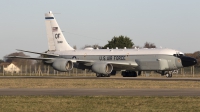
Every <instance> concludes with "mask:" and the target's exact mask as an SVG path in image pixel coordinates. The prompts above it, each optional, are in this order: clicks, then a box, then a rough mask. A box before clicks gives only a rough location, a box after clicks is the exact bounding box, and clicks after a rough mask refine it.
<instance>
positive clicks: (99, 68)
mask: <svg viewBox="0 0 200 112" xmlns="http://www.w3.org/2000/svg"><path fill="white" fill-rule="evenodd" d="M112 70H113V66H112V64H109V63H106V62H96V63H94V64H93V65H92V71H94V72H95V73H99V74H110V73H111V72H112Z"/></svg>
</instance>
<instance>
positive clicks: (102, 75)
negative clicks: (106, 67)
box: [96, 73, 110, 77]
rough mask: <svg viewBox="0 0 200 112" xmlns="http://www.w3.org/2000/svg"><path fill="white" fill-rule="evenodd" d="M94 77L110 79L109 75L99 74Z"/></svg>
mask: <svg viewBox="0 0 200 112" xmlns="http://www.w3.org/2000/svg"><path fill="white" fill-rule="evenodd" d="M96 76H97V77H110V74H99V73H96Z"/></svg>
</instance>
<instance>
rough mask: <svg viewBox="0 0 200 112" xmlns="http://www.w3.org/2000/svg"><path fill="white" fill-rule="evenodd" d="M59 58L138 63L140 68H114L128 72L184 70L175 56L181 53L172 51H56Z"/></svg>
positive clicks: (81, 65)
mask: <svg viewBox="0 0 200 112" xmlns="http://www.w3.org/2000/svg"><path fill="white" fill-rule="evenodd" d="M54 53H55V54H59V55H60V56H59V57H58V58H64V59H74V60H86V61H87V60H88V61H91V62H93V63H95V62H102V61H103V62H108V63H112V62H115V63H117V62H119V63H121V62H123V63H137V65H138V66H131V64H130V66H123V65H120V66H113V70H116V71H120V70H128V71H157V70H162V71H170V70H175V69H179V68H182V67H183V65H182V63H181V59H180V58H178V57H176V56H174V55H175V54H177V53H179V54H181V55H183V54H182V53H181V52H179V51H176V50H172V49H89V50H71V51H66V52H63V51H56V52H54ZM89 67H90V64H89V65H87V64H85V63H84V64H81V63H80V65H79V66H78V67H77V68H89Z"/></svg>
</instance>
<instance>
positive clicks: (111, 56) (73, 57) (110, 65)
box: [9, 11, 197, 77]
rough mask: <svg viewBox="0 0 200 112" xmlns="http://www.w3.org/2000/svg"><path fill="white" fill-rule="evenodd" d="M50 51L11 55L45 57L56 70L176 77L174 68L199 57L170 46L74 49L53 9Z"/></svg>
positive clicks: (47, 19) (48, 25) (48, 28)
mask: <svg viewBox="0 0 200 112" xmlns="http://www.w3.org/2000/svg"><path fill="white" fill-rule="evenodd" d="M45 23H46V32H47V38H48V51H47V52H45V53H38V52H32V51H26V50H18V51H22V52H28V53H34V54H40V55H43V56H44V57H43V58H31V57H19V56H9V58H22V59H34V60H42V61H43V62H44V63H45V64H49V65H51V66H52V67H53V68H54V69H55V70H58V71H61V72H66V71H70V70H72V69H73V68H79V69H90V70H92V71H93V72H95V73H96V76H97V77H109V76H110V75H115V74H116V71H121V75H122V76H123V77H137V76H138V75H141V72H142V71H156V72H158V73H160V74H161V75H166V76H167V77H172V73H173V72H172V71H173V70H177V69H179V68H183V67H188V66H193V65H195V64H196V63H197V60H196V59H194V58H191V57H187V56H185V55H184V54H183V53H182V52H180V51H177V50H173V49H166V48H154V49H137V48H136V49H126V48H124V49H109V48H107V49H93V48H89V49H81V50H75V49H73V48H72V47H71V46H70V45H69V44H68V43H67V41H66V40H65V37H64V35H63V33H62V30H61V29H60V27H59V25H58V23H57V21H56V19H55V17H54V15H53V13H52V12H51V11H50V12H48V13H46V14H45Z"/></svg>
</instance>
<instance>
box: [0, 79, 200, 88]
mask: <svg viewBox="0 0 200 112" xmlns="http://www.w3.org/2000/svg"><path fill="white" fill-rule="evenodd" d="M0 88H164V89H165V88H172V89H176V88H179V89H180V88H200V81H151V80H115V79H35V78H32V79H29V78H28V79H27V78H25V79H23V78H22V79H19V78H16V79H0Z"/></svg>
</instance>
